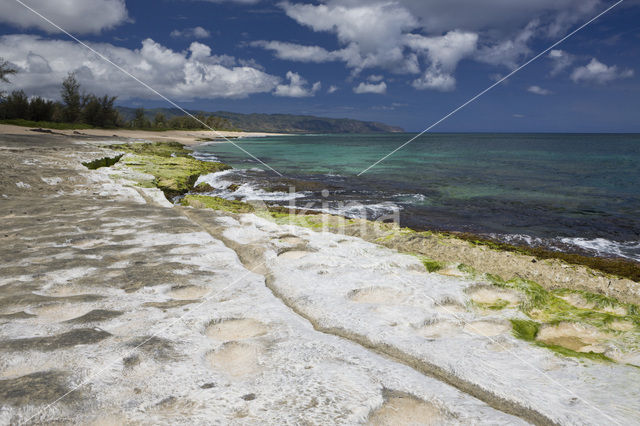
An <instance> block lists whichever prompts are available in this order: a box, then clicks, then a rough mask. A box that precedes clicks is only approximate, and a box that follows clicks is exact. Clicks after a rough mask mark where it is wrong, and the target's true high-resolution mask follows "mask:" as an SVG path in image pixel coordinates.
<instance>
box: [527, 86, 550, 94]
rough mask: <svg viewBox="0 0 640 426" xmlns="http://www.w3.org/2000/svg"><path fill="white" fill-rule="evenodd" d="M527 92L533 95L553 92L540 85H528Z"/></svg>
mask: <svg viewBox="0 0 640 426" xmlns="http://www.w3.org/2000/svg"><path fill="white" fill-rule="evenodd" d="M527 92H529V93H533V94H534V95H541V96H546V95H550V94H552V93H553V92H552V91H551V90H548V89H543V88H542V87H540V86H529V88H528V89H527Z"/></svg>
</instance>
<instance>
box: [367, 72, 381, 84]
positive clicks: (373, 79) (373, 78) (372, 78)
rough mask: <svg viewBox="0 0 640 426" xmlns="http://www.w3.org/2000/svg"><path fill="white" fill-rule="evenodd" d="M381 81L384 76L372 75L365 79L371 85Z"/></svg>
mask: <svg viewBox="0 0 640 426" xmlns="http://www.w3.org/2000/svg"><path fill="white" fill-rule="evenodd" d="M383 79H384V76H382V75H377V74H372V75H370V76H369V77H367V80H369V81H370V82H372V83H377V82H379V81H382V80H383Z"/></svg>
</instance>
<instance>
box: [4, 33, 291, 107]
mask: <svg viewBox="0 0 640 426" xmlns="http://www.w3.org/2000/svg"><path fill="white" fill-rule="evenodd" d="M91 47H93V48H94V49H95V50H96V51H98V52H100V53H101V54H102V55H104V56H106V57H107V58H109V59H110V60H111V61H113V62H114V63H116V64H118V65H119V66H121V67H122V68H124V69H125V70H127V71H128V72H130V73H131V74H133V75H135V76H137V77H138V78H140V79H141V80H142V81H144V82H146V83H147V84H149V85H150V86H151V87H153V88H155V89H156V90H158V91H159V92H160V93H162V94H164V95H166V96H168V97H171V98H174V99H176V100H183V101H184V100H191V99H195V98H243V97H246V96H248V95H250V94H253V93H265V92H266V93H268V92H271V91H273V90H274V89H275V88H276V86H277V85H278V83H279V82H280V78H279V77H277V76H274V75H270V74H267V73H265V72H263V71H261V70H259V69H256V68H254V67H251V66H243V65H241V64H240V63H239V61H237V60H236V59H235V58H233V57H230V56H226V55H219V56H218V55H213V54H212V53H211V49H210V48H209V47H208V46H206V45H204V44H202V43H198V42H193V43H192V44H191V46H190V47H189V49H188V50H185V51H180V52H177V51H173V50H171V49H169V48H167V47H164V46H162V45H161V44H159V43H157V42H155V41H153V40H152V39H146V40H144V41H143V42H142V46H141V47H140V48H138V49H127V48H122V47H116V46H114V45H112V44H108V43H91ZM0 57H3V58H5V59H6V60H8V61H9V62H11V63H12V64H13V65H15V67H16V68H17V69H18V74H16V75H15V76H14V78H12V82H13V86H15V87H17V88H21V89H24V90H25V91H27V92H28V93H30V94H34V95H40V96H44V97H47V98H58V97H59V91H60V82H61V81H62V79H63V78H64V77H65V76H66V75H67V74H68V73H69V72H75V73H76V74H77V77H78V79H79V81H80V82H81V84H82V85H83V87H84V88H85V89H86V90H87V91H88V92H93V93H96V94H102V93H105V92H107V93H109V94H111V95H117V96H118V97H119V98H120V99H129V98H150V99H157V95H155V94H153V93H152V92H150V91H149V90H148V89H145V88H144V87H142V85H140V84H139V83H137V82H136V81H134V80H133V79H131V77H129V76H127V75H125V74H124V73H122V72H121V71H119V70H118V69H116V68H115V67H114V66H113V65H111V64H109V63H107V62H105V61H104V60H102V59H100V58H98V57H97V56H96V55H95V54H93V53H92V52H90V51H89V50H88V49H86V48H84V47H82V46H80V45H78V44H77V43H74V42H71V41H66V40H65V41H63V40H49V39H43V38H41V37H38V36H34V35H6V36H2V37H0Z"/></svg>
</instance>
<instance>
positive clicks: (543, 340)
mask: <svg viewBox="0 0 640 426" xmlns="http://www.w3.org/2000/svg"><path fill="white" fill-rule="evenodd" d="M2 139H3V140H2V148H3V149H1V150H0V155H2V161H3V164H4V167H3V168H2V169H0V173H2V177H3V181H4V182H7V185H6V187H5V188H4V190H3V191H2V195H3V197H2V200H3V203H2V205H0V209H2V211H1V214H2V217H3V224H4V229H3V231H4V233H3V235H4V238H5V239H6V241H7V244H5V245H4V247H5V248H4V249H3V258H4V259H6V262H5V264H4V274H3V277H2V279H1V281H0V285H2V288H3V289H4V290H5V293H4V295H3V297H2V298H1V299H0V309H1V311H2V312H0V314H1V315H2V317H0V319H1V321H0V327H1V330H2V332H3V335H4V336H5V337H4V338H3V339H4V340H3V341H2V342H1V343H2V345H1V347H2V348H3V351H9V352H10V353H11V354H12V356H11V357H8V358H7V361H6V362H5V363H4V364H2V365H0V401H2V404H3V406H7V407H8V408H7V409H6V410H4V411H3V414H2V416H4V417H2V418H3V419H7V420H8V419H14V421H18V420H15V419H22V421H24V420H25V419H27V418H30V417H31V416H33V415H36V416H38V417H37V419H38V421H42V422H46V421H50V420H52V419H53V418H55V419H58V420H60V419H63V420H66V421H73V422H90V421H93V420H97V419H104V418H109V419H111V420H113V421H114V422H119V423H122V422H131V421H136V420H139V419H141V418H142V417H141V416H143V415H144V416H145V417H144V418H145V419H147V420H148V419H149V418H151V419H152V421H168V419H171V420H173V421H178V420H180V419H182V420H181V421H184V419H188V420H189V421H191V422H193V421H196V422H197V421H212V419H213V420H216V421H220V422H228V421H232V420H233V419H244V420H243V421H255V420H257V419H261V420H262V421H265V419H266V421H272V422H294V423H296V422H304V421H309V422H314V423H323V422H331V421H335V420H336V419H337V418H340V419H342V420H344V422H345V423H362V422H365V421H375V420H376V419H377V418H386V419H389V418H391V419H392V421H393V422H398V421H402V420H403V419H402V418H400V417H394V416H398V415H401V416H408V417H409V418H412V417H411V416H412V415H417V416H419V418H424V416H425V415H428V418H430V419H432V420H433V421H435V422H439V423H443V422H444V423H448V422H460V423H487V424H521V423H525V422H529V423H536V424H554V423H569V422H575V421H585V422H586V421H589V422H607V421H611V419H614V420H615V421H617V422H621V423H625V422H630V421H632V420H633V419H634V418H636V414H637V413H638V412H640V405H639V404H638V401H640V395H639V394H638V391H637V390H636V389H637V387H634V383H637V381H638V380H640V368H637V366H638V365H640V352H638V349H637V345H636V342H637V335H638V327H640V318H638V317H637V311H636V310H635V309H637V307H635V306H632V305H631V304H628V303H625V302H623V300H624V299H622V298H620V300H615V299H612V298H606V297H599V298H598V295H594V294H592V293H590V292H589V291H585V290H580V291H578V290H575V289H573V290H572V289H570V288H567V282H566V281H564V280H563V275H557V274H559V273H560V271H564V274H565V275H564V276H566V277H570V278H572V279H574V280H575V282H576V283H577V284H579V283H582V284H584V283H588V281H585V280H587V279H588V275H589V274H593V271H591V272H590V271H589V270H587V269H586V268H583V269H584V274H580V273H578V272H579V271H578V269H579V268H574V267H571V266H569V267H567V266H566V264H564V266H563V263H562V262H560V261H557V262H556V261H549V262H547V261H536V262H532V259H533V258H532V257H526V256H524V255H520V254H517V253H509V252H500V251H497V250H493V249H492V248H491V247H486V246H474V245H473V244H470V243H469V242H466V241H463V240H460V239H456V238H449V237H444V236H441V235H434V234H431V233H418V232H415V231H410V230H406V229H397V228H393V229H391V228H385V227H384V226H383V227H382V228H380V229H375V228H374V226H373V223H372V222H367V221H357V220H348V219H344V218H341V217H337V216H330V215H322V214H315V215H306V216H303V215H296V216H293V221H294V222H293V223H292V222H291V221H292V216H291V215H289V214H287V212H268V216H267V213H264V214H263V213H261V212H256V211H253V210H252V211H250V212H245V213H243V212H237V210H238V209H239V208H240V207H242V208H244V207H245V206H244V205H234V204H231V203H224V202H222V201H220V200H214V201H216V202H218V204H216V205H215V207H216V209H209V208H202V207H207V206H206V204H204V203H203V204H202V205H200V206H195V207H200V208H194V206H193V204H192V206H191V207H187V206H181V205H173V204H172V203H170V202H169V201H167V199H166V198H165V194H167V195H169V196H172V195H174V194H176V193H182V194H184V193H188V192H190V191H191V189H192V188H193V185H194V184H195V179H193V178H192V176H197V174H199V173H201V172H202V169H201V168H202V167H223V166H224V165H222V166H221V165H218V164H216V163H212V164H215V166H214V165H212V164H206V165H203V164H199V163H194V161H196V160H193V161H192V160H189V159H188V158H187V157H182V156H181V155H182V154H183V152H182V148H179V147H178V146H176V145H167V144H165V145H158V146H156V147H152V150H149V149H148V148H139V147H133V148H125V147H124V146H113V147H111V148H109V147H107V146H106V145H108V144H111V143H112V142H113V141H111V140H106V141H105V140H90V139H87V138H83V137H79V136H78V135H76V136H75V137H73V138H68V137H66V136H62V135H45V134H42V135H39V134H34V133H33V132H31V133H29V134H26V135H17V136H11V137H7V136H3V137H2ZM120 142H125V143H126V142H130V141H126V140H123V141H120ZM176 153H177V155H172V154H176ZM121 155H123V156H121ZM120 156H121V157H120ZM107 158H110V159H115V158H117V160H114V161H113V162H111V161H104V163H105V164H104V166H105V167H99V168H95V169H93V170H92V169H91V168H87V167H85V166H82V165H81V163H87V164H90V163H91V162H92V161H96V160H104V159H107ZM176 158H177V160H176ZM181 158H185V160H184V161H183V160H180V159H181ZM163 159H171V162H170V164H169V160H167V162H166V163H165V160H163ZM94 164H95V167H98V166H99V165H100V162H99V161H97V162H96V163H94ZM159 188H160V189H159ZM161 189H162V190H163V191H164V193H163V192H161ZM210 198H211V197H210ZM191 199H193V198H191ZM195 200H197V199H195ZM195 204H197V203H195ZM234 210H235V211H234ZM325 222H326V223H327V224H328V226H329V228H332V227H335V228H338V227H340V229H343V230H346V231H347V232H345V233H343V234H334V233H331V232H317V231H321V230H322V226H323V224H324V223H325ZM328 230H331V229H328ZM349 234H352V235H349ZM360 237H363V238H364V239H363V238H360ZM367 239H369V240H370V241H371V242H367V241H365V240H367ZM385 245H387V246H388V247H393V246H396V247H393V248H394V249H389V248H385V247H383V246H385ZM396 249H397V250H396ZM411 251H414V252H415V253H414V254H413V255H410V254H405V253H401V252H411ZM421 251H423V252H424V254H420V253H421ZM483 253H484V255H485V257H484V258H483V257H482V254H483ZM428 255H429V256H428ZM440 255H442V256H445V255H446V256H448V257H446V258H445V257H442V258H440V259H438V258H436V257H438V256H440ZM454 255H455V256H463V257H457V258H454V257H452V256H454ZM464 256H466V257H464ZM465 259H467V260H465ZM474 260H478V261H482V264H480V265H475V264H474V263H473V262H474ZM525 264H526V265H527V268H525ZM489 267H498V268H503V270H504V272H503V273H502V274H501V275H500V276H499V277H498V276H497V275H496V274H493V273H491V271H489V270H487V269H486V268H489ZM546 267H550V268H556V267H557V269H551V271H552V273H550V274H549V275H547V278H548V279H549V280H550V281H551V282H552V284H551V285H549V286H548V287H547V286H546V285H542V284H543V283H533V281H531V279H530V278H529V277H528V276H527V275H526V274H527V273H528V272H527V271H531V273H532V274H538V276H540V277H542V276H544V275H545V273H544V270H543V269H544V268H546ZM509 268H512V269H511V270H513V271H516V273H515V274H514V276H510V275H509V271H510V269H509ZM554 274H556V275H554ZM601 278H602V279H603V280H605V281H603V282H606V281H607V280H608V284H607V285H605V286H604V287H603V288H602V289H599V288H598V289H593V288H589V290H590V291H598V292H599V291H600V290H602V292H603V293H601V294H607V293H606V291H611V289H610V287H611V286H612V285H613V284H611V282H612V281H611V277H607V276H604V275H602V274H598V273H595V278H594V279H601ZM553 283H555V285H554V284H553ZM568 284H571V283H568ZM630 286H631V287H629V288H627V289H624V288H622V289H619V288H617V287H616V291H619V292H626V294H628V295H634V294H637V290H638V287H639V285H638V283H632V284H631V285H630ZM614 287H615V285H614ZM636 303H637V302H636ZM182 316H186V319H185V321H184V322H183V321H178V322H177V321H176V320H178V319H180V318H182ZM91 327H93V328H91ZM90 330H93V331H90ZM567 346H570V347H567ZM572 348H573V349H572ZM114 354H115V356H114ZM113 359H115V362H114V363H112V364H108V368H107V369H106V371H104V373H103V374H105V376H106V377H104V378H101V379H100V380H96V379H94V378H93V377H92V376H91V374H92V373H93V372H94V371H95V370H97V369H103V368H104V362H106V361H105V360H113ZM523 360H525V361H526V362H523ZM68 365H74V366H76V368H75V371H67V370H66V369H65V366H68ZM142 378H145V380H142ZM85 380H89V381H91V386H90V387H87V388H83V389H82V390H81V392H77V394H76V397H75V398H70V399H69V400H65V401H63V402H62V403H61V404H60V405H59V406H58V407H56V411H55V412H46V411H45V412H42V408H43V407H45V406H46V405H47V404H49V403H50V402H53V401H55V400H56V399H57V398H58V397H60V396H61V395H62V394H64V393H66V392H68V391H69V390H70V389H72V387H71V386H72V384H75V383H82V382H83V381H85ZM355 388H357V389H358V390H359V392H356V393H354V392H353V389H355ZM567 388H569V389H570V392H569V391H567ZM45 389H46V390H47V391H46V392H45ZM21 392H22V394H25V393H26V394H28V395H31V396H32V397H31V400H30V401H29V402H30V403H31V404H32V405H31V406H28V405H26V404H25V402H24V398H23V399H20V398H18V397H16V396H15V395H20V394H21ZM12 395H13V396H12ZM11 398H13V399H11ZM325 398H326V399H327V400H328V401H330V402H328V403H325V402H322V401H324V400H325ZM314 401H315V403H314ZM398 406H401V407H403V409H402V410H398V409H397V408H396V407H398ZM98 407H99V408H98ZM621 407H622V408H621ZM427 413H428V414H427ZM265 416H267V417H265ZM389 416H391V417H389Z"/></svg>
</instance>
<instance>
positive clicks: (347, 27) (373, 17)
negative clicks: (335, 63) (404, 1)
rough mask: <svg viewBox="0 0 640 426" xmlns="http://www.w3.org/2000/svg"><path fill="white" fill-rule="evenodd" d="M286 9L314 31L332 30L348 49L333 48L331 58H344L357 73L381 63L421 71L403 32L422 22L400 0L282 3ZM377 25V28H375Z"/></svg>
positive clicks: (393, 68)
mask: <svg viewBox="0 0 640 426" xmlns="http://www.w3.org/2000/svg"><path fill="white" fill-rule="evenodd" d="M281 7H282V8H283V9H284V11H285V13H286V14H287V15H288V16H289V17H290V18H292V19H294V20H295V21H296V22H298V23H299V24H301V25H305V26H307V27H309V28H311V29H312V30H314V31H325V32H331V33H334V34H335V35H336V37H337V38H338V41H339V42H340V43H341V44H342V45H343V46H345V48H344V49H341V50H338V51H334V52H329V55H328V56H326V58H327V60H343V61H345V62H346V63H347V66H348V67H349V68H352V69H353V70H354V72H355V73H359V72H360V71H362V70H363V69H365V68H372V67H380V68H385V69H388V70H390V71H392V72H397V73H417V72H419V68H418V64H417V61H416V59H415V57H411V56H405V55H404V52H403V46H402V39H403V34H404V33H405V32H406V31H408V30H411V29H413V28H416V27H417V26H418V22H417V20H416V19H415V18H414V17H413V16H412V15H411V13H410V12H409V11H408V10H406V9H405V8H403V7H400V6H399V5H398V4H397V3H392V2H373V3H371V2H368V3H363V4H349V2H348V1H343V0H330V1H329V2H327V3H326V4H319V5H313V4H292V3H288V2H285V3H281ZM372 29H375V30H372Z"/></svg>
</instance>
